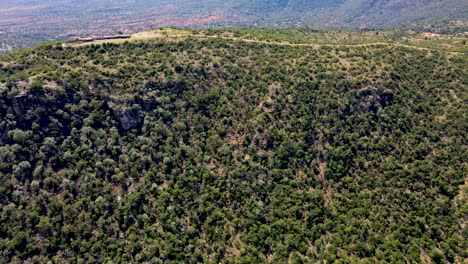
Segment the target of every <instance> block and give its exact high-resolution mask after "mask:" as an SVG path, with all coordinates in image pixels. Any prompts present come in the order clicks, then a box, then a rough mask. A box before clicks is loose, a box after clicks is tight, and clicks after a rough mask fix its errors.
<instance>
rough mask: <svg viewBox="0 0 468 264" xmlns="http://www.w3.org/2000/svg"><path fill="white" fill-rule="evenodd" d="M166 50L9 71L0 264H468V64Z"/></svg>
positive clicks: (388, 54)
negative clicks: (109, 263) (51, 263)
mask: <svg viewBox="0 0 468 264" xmlns="http://www.w3.org/2000/svg"><path fill="white" fill-rule="evenodd" d="M155 34H156V33H155ZM161 34H162V35H164V36H165V37H164V38H159V39H153V40H148V39H146V40H144V41H140V40H131V41H127V42H122V43H120V44H118V43H104V44H102V45H95V44H92V43H91V44H87V45H84V46H79V47H72V48H63V47H62V46H61V45H43V46H40V47H36V48H33V49H30V50H24V51H20V52H16V53H14V54H12V55H7V56H3V57H0V131H1V133H0V206H1V207H0V262H37V263H46V262H47V261H48V260H51V261H52V260H53V261H54V262H86V263H89V262H100V263H101V262H107V261H112V262H117V263H120V262H151V263H161V262H165V263H195V262H213V263H218V262H221V263H262V262H272V263H277V262H279V263H284V262H287V261H289V262H292V263H298V262H301V261H302V262H311V263H316V262H319V261H323V260H326V261H328V262H334V261H342V262H357V261H363V262H404V261H407V262H426V263H429V262H431V261H434V262H436V263H443V262H451V263H454V262H456V263H462V262H463V261H464V258H466V248H467V247H466V241H468V240H467V237H466V236H467V234H468V232H467V229H466V226H464V225H465V222H466V205H467V194H466V175H467V163H466V160H467V157H466V153H468V152H467V142H466V131H467V127H466V126H467V123H466V122H465V121H466V111H467V107H466V106H467V104H466V100H467V84H468V76H467V74H466V69H465V68H466V67H465V66H466V60H467V57H466V53H464V52H463V51H461V53H460V52H458V53H453V52H446V51H443V50H438V49H436V48H434V47H433V48H430V49H422V48H418V47H411V46H408V44H402V43H393V44H392V43H391V41H390V40H388V42H389V43H386V42H385V41H384V40H382V38H385V36H386V33H385V32H379V34H378V35H377V34H376V32H367V33H365V34H364V33H362V32H319V33H314V32H308V31H307V30H303V31H294V30H291V31H287V30H282V31H272V30H268V31H267V30H246V29H244V30H230V31H226V32H224V31H196V32H191V31H189V32H187V31H183V32H179V31H175V30H168V31H167V32H163V33H161ZM181 36H184V37H183V38H182V37H181ZM268 37H269V38H268ZM327 38H329V39H330V41H332V42H331V43H330V44H332V45H326V44H324V43H319V44H313V43H314V41H315V40H314V39H319V40H320V41H325V40H327ZM374 38H375V39H376V40H375V41H377V42H378V43H372V41H373V39H374ZM345 39H346V40H347V41H348V42H345ZM296 40H300V41H304V40H307V41H310V43H307V44H306V45H305V44H304V43H303V42H296ZM340 40H342V42H340ZM351 40H352V41H354V42H350V41H351ZM268 41H270V42H271V43H267V42H268ZM446 41H450V39H447V40H446ZM315 43H317V42H315ZM441 46H442V47H443V46H444V45H441ZM463 226H464V227H463Z"/></svg>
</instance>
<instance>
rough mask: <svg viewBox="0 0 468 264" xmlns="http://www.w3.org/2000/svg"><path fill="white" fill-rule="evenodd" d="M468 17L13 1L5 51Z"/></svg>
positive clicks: (2, 27) (408, 8)
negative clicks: (228, 30) (182, 33)
mask: <svg viewBox="0 0 468 264" xmlns="http://www.w3.org/2000/svg"><path fill="white" fill-rule="evenodd" d="M467 19H468V2H467V1H460V0H440V1H435V0H411V1H409V0H330V1H324V0H235V1H234V0H156V1H152V0H117V1H115V0H86V1H74V0H57V1H50V0H23V1H16V0H15V1H11V0H6V1H0V53H4V52H8V51H11V50H14V49H17V48H21V47H27V46H31V45H33V44H35V43H38V42H41V41H49V40H57V39H67V38H73V37H75V36H89V35H105V34H114V33H116V32H118V31H126V32H134V31H139V30H144V29H148V28H154V27H161V26H178V27H207V26H211V27H287V26H310V27H315V28H340V29H352V28H378V27H393V26H400V25H404V24H409V23H418V24H424V23H429V22H431V23H432V22H439V21H445V20H467Z"/></svg>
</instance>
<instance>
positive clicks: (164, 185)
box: [158, 181, 169, 192]
mask: <svg viewBox="0 0 468 264" xmlns="http://www.w3.org/2000/svg"><path fill="white" fill-rule="evenodd" d="M168 186H169V184H168V183H167V181H164V182H163V183H162V184H161V185H159V187H158V189H159V190H160V191H161V192H163V191H165V190H166V189H167V187H168Z"/></svg>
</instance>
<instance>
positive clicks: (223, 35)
mask: <svg viewBox="0 0 468 264" xmlns="http://www.w3.org/2000/svg"><path fill="white" fill-rule="evenodd" d="M190 37H193V38H197V39H201V40H203V39H216V38H219V39H225V40H233V41H243V42H250V43H261V44H269V45H287V46H310V47H321V46H330V47H341V46H371V45H395V46H402V47H407V48H417V49H421V50H440V51H447V52H456V53H467V52H468V47H467V45H466V37H454V36H445V35H437V36H429V37H428V36H427V34H425V33H421V34H408V33H403V32H401V31H371V32H358V31H312V30H309V31H308V30H300V29H284V30H279V31H274V30H266V29H231V30H210V29H204V30H187V29H176V28H160V29H156V30H151V31H142V32H138V33H135V34H132V35H131V37H130V38H129V39H106V40H97V41H92V42H86V43H81V44H76V45H71V46H72V47H80V46H88V45H96V44H97V45H99V44H104V43H114V44H120V43H125V42H137V41H147V40H164V41H182V40H185V39H187V38H190Z"/></svg>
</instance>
